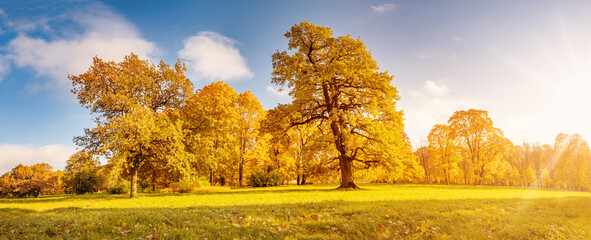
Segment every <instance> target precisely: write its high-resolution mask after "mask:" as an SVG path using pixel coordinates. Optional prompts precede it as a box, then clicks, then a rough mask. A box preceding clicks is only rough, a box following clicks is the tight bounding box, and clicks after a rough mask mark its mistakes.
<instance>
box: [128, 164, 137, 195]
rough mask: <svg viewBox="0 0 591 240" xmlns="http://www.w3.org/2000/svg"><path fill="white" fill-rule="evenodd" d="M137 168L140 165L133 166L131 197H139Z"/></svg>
mask: <svg viewBox="0 0 591 240" xmlns="http://www.w3.org/2000/svg"><path fill="white" fill-rule="evenodd" d="M137 170H138V167H136V166H134V167H132V168H131V190H130V191H129V197H130V198H136V197H137Z"/></svg>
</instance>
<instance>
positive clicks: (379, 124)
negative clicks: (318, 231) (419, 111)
mask: <svg viewBox="0 0 591 240" xmlns="http://www.w3.org/2000/svg"><path fill="white" fill-rule="evenodd" d="M285 37H287V38H288V40H289V43H288V50H290V52H287V51H282V52H279V51H278V52H277V53H275V54H273V73H272V75H273V78H272V82H273V83H275V84H277V85H279V86H286V87H288V88H289V89H290V92H289V94H290V96H291V97H292V98H293V102H292V103H291V104H290V105H291V106H290V107H289V109H290V110H291V111H292V112H298V113H300V114H301V118H300V119H298V120H297V121H295V122H292V123H291V125H292V126H297V125H304V124H311V125H314V126H318V127H320V128H322V129H327V130H328V131H326V132H323V133H322V134H323V135H328V136H330V137H331V142H332V144H333V146H334V149H335V150H336V152H337V159H338V162H339V168H340V172H341V185H340V187H339V188H357V186H356V185H355V183H354V178H353V171H354V167H362V168H363V167H370V166H373V165H375V164H379V163H381V162H382V161H383V160H385V159H389V160H396V159H400V157H401V156H400V155H401V151H400V149H401V146H402V145H403V140H402V134H403V132H402V131H403V128H404V126H403V123H402V113H401V112H400V111H397V110H396V109H395V105H396V101H397V100H398V99H399V96H398V92H397V90H396V88H395V87H393V86H392V85H391V82H392V76H391V75H389V74H388V73H387V72H380V71H379V68H378V66H377V63H376V62H375V61H374V60H373V58H372V56H371V54H370V52H369V51H368V50H367V49H366V47H365V45H364V44H363V42H362V41H361V40H360V39H354V38H352V37H351V36H350V35H346V36H339V37H333V32H332V30H331V29H330V28H327V27H321V26H316V25H313V24H311V23H309V22H302V23H300V24H297V25H295V26H293V27H292V28H291V30H290V31H289V32H287V33H286V34H285Z"/></svg>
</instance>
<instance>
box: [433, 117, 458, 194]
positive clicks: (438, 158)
mask: <svg viewBox="0 0 591 240" xmlns="http://www.w3.org/2000/svg"><path fill="white" fill-rule="evenodd" d="M452 134H453V133H452V132H451V128H450V127H449V125H447V124H436V125H435V126H433V128H432V129H431V131H430V132H429V135H428V137H427V141H428V142H429V146H428V147H427V151H428V152H429V157H430V158H431V159H432V163H433V164H434V165H435V166H437V169H439V172H441V178H442V179H444V182H445V184H450V183H452V182H455V181H456V176H457V174H458V171H459V169H458V161H459V158H460V156H459V155H458V148H457V145H456V142H455V141H454V138H453V135H452Z"/></svg>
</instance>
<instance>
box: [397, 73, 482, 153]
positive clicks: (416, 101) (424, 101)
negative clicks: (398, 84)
mask: <svg viewBox="0 0 591 240" xmlns="http://www.w3.org/2000/svg"><path fill="white" fill-rule="evenodd" d="M447 81H448V79H445V78H444V79H440V80H438V81H425V82H424V83H423V84H422V85H421V86H420V87H418V89H416V90H414V91H409V92H410V98H409V100H408V101H404V100H403V101H402V102H401V103H402V104H404V106H402V108H403V109H405V113H406V114H405V118H406V121H405V125H406V132H407V133H408V135H409V137H410V138H411V140H413V141H419V140H421V139H423V140H425V139H427V135H428V134H429V131H430V130H431V128H432V127H433V125H435V124H440V123H447V120H448V119H449V117H451V115H452V114H453V113H454V112H455V111H458V110H465V109H469V108H477V106H476V104H475V103H474V102H472V101H469V100H466V99H461V98H453V97H450V96H449V93H450V89H449V87H447V85H446V84H445V82H447ZM403 99H404V98H403Z"/></svg>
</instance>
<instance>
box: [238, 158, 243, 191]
mask: <svg viewBox="0 0 591 240" xmlns="http://www.w3.org/2000/svg"><path fill="white" fill-rule="evenodd" d="M243 173H244V160H241V161H240V166H239V167H238V186H239V187H242V176H243Z"/></svg>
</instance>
